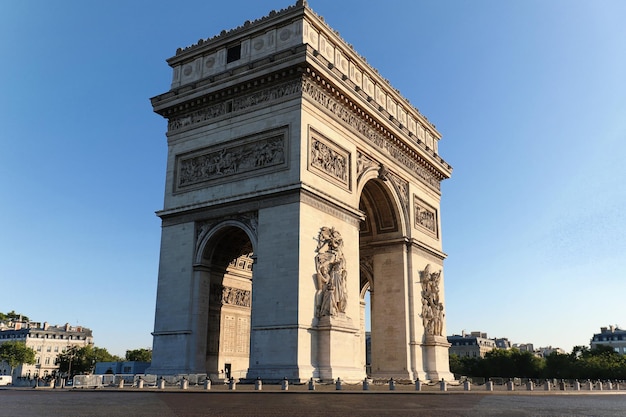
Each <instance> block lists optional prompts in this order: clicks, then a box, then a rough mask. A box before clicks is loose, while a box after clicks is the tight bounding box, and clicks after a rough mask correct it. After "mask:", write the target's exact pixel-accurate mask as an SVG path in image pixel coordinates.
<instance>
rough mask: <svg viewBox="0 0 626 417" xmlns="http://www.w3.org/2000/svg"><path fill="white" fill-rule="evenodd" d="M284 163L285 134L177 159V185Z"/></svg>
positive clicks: (186, 184) (191, 183)
mask: <svg viewBox="0 0 626 417" xmlns="http://www.w3.org/2000/svg"><path fill="white" fill-rule="evenodd" d="M284 162H285V137H284V134H281V135H277V136H273V137H270V138H267V139H264V140H259V141H256V142H252V143H247V144H243V145H238V146H231V147H229V148H222V149H217V150H214V151H209V152H202V153H197V154H194V155H193V156H191V157H186V158H179V160H178V175H177V177H178V183H177V186H178V188H179V189H180V188H184V187H187V186H190V185H196V184H198V183H202V182H205V181H209V180H212V179H217V178H223V177H225V176H229V175H233V174H241V173H243V172H249V171H253V170H255V169H261V168H265V167H269V166H275V165H280V164H283V163H284Z"/></svg>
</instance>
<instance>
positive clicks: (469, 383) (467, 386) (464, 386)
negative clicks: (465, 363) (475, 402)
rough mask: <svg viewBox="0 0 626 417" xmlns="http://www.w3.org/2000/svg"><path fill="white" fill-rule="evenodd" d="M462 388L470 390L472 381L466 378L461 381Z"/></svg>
mask: <svg viewBox="0 0 626 417" xmlns="http://www.w3.org/2000/svg"><path fill="white" fill-rule="evenodd" d="M463 389H464V390H465V391H471V390H472V383H471V382H469V381H468V380H467V379H466V380H465V382H463Z"/></svg>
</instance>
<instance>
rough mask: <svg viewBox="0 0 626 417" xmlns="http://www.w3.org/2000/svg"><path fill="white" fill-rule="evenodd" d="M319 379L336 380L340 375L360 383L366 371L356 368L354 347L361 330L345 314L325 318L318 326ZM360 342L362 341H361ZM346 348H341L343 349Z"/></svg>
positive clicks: (321, 319)
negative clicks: (352, 349) (352, 348)
mask: <svg viewBox="0 0 626 417" xmlns="http://www.w3.org/2000/svg"><path fill="white" fill-rule="evenodd" d="M316 330H317V337H318V365H319V378H320V379H321V380H323V381H330V380H335V379H337V378H338V377H339V374H341V376H343V377H344V378H347V379H348V380H351V381H360V380H362V378H363V374H364V369H357V368H356V367H354V366H353V365H354V355H353V353H352V351H351V350H350V348H351V347H352V346H353V345H354V343H355V340H356V339H357V338H356V337H355V336H356V335H357V333H358V331H359V329H358V328H356V327H355V326H354V324H353V323H352V319H350V318H349V317H347V316H346V315H345V314H338V315H337V316H334V317H333V316H324V317H321V318H320V319H319V322H318V325H317V329H316ZM359 340H360V339H359ZM342 346H343V347H345V348H341V347H342Z"/></svg>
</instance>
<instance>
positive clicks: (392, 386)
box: [389, 378, 396, 391]
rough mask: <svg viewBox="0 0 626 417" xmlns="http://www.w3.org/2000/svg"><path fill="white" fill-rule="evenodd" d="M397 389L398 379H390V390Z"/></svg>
mask: <svg viewBox="0 0 626 417" xmlns="http://www.w3.org/2000/svg"><path fill="white" fill-rule="evenodd" d="M395 390H396V381H394V380H393V378H391V379H390V380H389V391H395Z"/></svg>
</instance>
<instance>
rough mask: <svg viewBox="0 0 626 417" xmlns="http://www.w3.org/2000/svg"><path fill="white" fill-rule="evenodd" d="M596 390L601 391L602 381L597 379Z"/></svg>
mask: <svg viewBox="0 0 626 417" xmlns="http://www.w3.org/2000/svg"><path fill="white" fill-rule="evenodd" d="M598 391H602V381H598Z"/></svg>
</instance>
